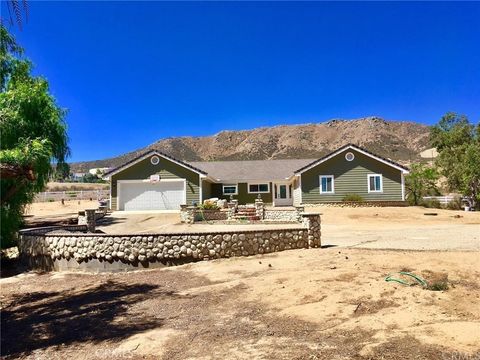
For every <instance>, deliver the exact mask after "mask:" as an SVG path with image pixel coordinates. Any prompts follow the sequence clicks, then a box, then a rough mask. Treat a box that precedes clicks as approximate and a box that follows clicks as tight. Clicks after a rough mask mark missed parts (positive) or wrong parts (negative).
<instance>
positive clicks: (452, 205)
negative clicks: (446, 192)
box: [447, 196, 462, 210]
mask: <svg viewBox="0 0 480 360" xmlns="http://www.w3.org/2000/svg"><path fill="white" fill-rule="evenodd" d="M447 209H448V210H462V198H461V197H460V196H455V198H454V199H453V200H452V201H450V202H449V203H448V204H447Z"/></svg>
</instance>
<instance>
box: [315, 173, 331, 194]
mask: <svg viewBox="0 0 480 360" xmlns="http://www.w3.org/2000/svg"><path fill="white" fill-rule="evenodd" d="M322 178H331V179H332V191H322ZM318 185H319V186H318V188H319V189H320V194H326V195H331V194H335V176H333V175H319V176H318Z"/></svg>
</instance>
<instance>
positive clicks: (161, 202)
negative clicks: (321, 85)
mask: <svg viewBox="0 0 480 360" xmlns="http://www.w3.org/2000/svg"><path fill="white" fill-rule="evenodd" d="M405 174H408V169H407V168H406V167H404V166H402V165H400V164H398V163H396V162H394V161H392V160H390V159H386V158H383V157H381V156H378V155H375V154H373V153H371V152H369V151H367V150H365V149H363V148H361V147H359V146H356V145H352V144H348V145H345V146H343V147H341V148H339V149H337V150H336V151H334V152H332V153H330V154H328V155H326V156H324V157H322V158H320V159H289V160H245V161H210V162H185V161H180V160H177V159H175V158H173V157H171V156H168V155H166V154H163V153H161V152H159V151H156V150H152V151H149V152H147V153H145V154H142V155H140V156H138V157H136V158H135V159H133V160H131V161H128V162H127V163H125V164H123V165H121V166H119V167H117V168H115V169H112V170H110V171H109V172H108V173H106V174H105V175H104V178H106V179H110V183H111V187H110V206H111V208H112V210H176V209H179V208H180V205H182V204H186V205H192V204H193V203H197V204H200V203H202V202H203V200H205V199H209V198H213V197H216V198H221V199H222V198H223V199H237V200H238V202H239V204H246V203H253V202H254V201H255V199H256V198H258V197H261V198H262V199H263V201H264V202H266V203H271V204H272V205H273V206H291V205H301V204H315V203H330V202H341V201H343V199H344V197H345V196H346V195H350V194H356V195H360V196H361V197H362V198H363V199H364V200H365V201H382V202H402V201H404V200H405V181H404V180H405V179H404V176H405Z"/></svg>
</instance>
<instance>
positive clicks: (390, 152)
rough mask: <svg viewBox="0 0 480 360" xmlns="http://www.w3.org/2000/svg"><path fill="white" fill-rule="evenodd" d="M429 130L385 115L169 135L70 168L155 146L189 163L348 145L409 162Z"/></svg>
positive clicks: (296, 154) (311, 153) (111, 162)
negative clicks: (174, 136)
mask: <svg viewBox="0 0 480 360" xmlns="http://www.w3.org/2000/svg"><path fill="white" fill-rule="evenodd" d="M429 134H430V130H429V127H428V126H426V125H422V124H418V123H414V122H402V121H386V120H384V119H382V118H379V117H366V118H360V119H353V120H343V119H334V120H330V121H327V122H323V123H316V124H303V125H281V126H275V127H262V128H257V129H253V130H239V131H229V130H226V131H222V132H220V133H218V134H216V135H212V136H204V137H177V138H167V139H162V140H159V141H157V142H155V143H153V144H151V145H148V146H147V147H144V148H141V149H138V150H136V151H132V152H129V153H126V154H123V155H120V156H117V157H113V158H108V159H103V160H94V161H84V162H77V163H72V164H71V165H70V166H71V169H72V171H74V172H83V171H87V170H88V169H91V168H98V167H116V166H119V165H121V164H123V163H124V162H126V161H128V160H130V159H132V158H134V157H136V156H138V155H140V154H142V153H144V152H145V151H148V150H151V149H157V150H159V151H162V152H164V153H166V154H168V155H170V156H173V157H175V158H177V159H180V160H185V161H212V160H261V159H292V158H297V159H302V158H317V157H321V156H323V155H325V154H327V153H328V152H330V151H333V150H335V149H336V148H338V147H340V146H342V145H344V144H347V143H352V144H356V145H359V146H362V147H364V148H366V149H367V150H370V151H372V152H374V153H376V154H379V155H381V156H383V157H387V158H391V159H392V160H396V161H399V162H401V163H404V164H408V163H410V162H411V161H413V160H416V159H419V158H420V152H421V151H423V150H425V149H427V148H429V147H430V146H429V142H428V137H429Z"/></svg>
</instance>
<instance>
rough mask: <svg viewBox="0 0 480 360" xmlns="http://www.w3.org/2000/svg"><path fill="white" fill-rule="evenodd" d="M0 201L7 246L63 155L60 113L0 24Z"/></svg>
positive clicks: (64, 139)
mask: <svg viewBox="0 0 480 360" xmlns="http://www.w3.org/2000/svg"><path fill="white" fill-rule="evenodd" d="M0 37H1V38H0V44H1V46H0V63H1V65H2V68H1V72H0V90H1V92H0V126H1V134H0V170H1V173H0V196H1V201H0V204H1V232H0V241H1V246H2V247H5V246H7V245H11V244H13V240H14V238H15V233H16V231H17V230H18V228H19V226H20V225H21V223H22V214H23V210H24V207H25V205H26V204H28V203H30V202H31V201H32V200H33V198H34V196H35V193H37V192H39V191H42V190H43V189H44V187H45V185H46V182H47V181H48V175H49V174H50V173H51V171H52V168H51V162H52V161H55V162H57V166H58V165H60V166H62V164H64V163H65V159H66V157H67V156H68V155H69V148H68V138H67V134H66V124H65V121H64V118H65V114H66V111H65V110H64V109H62V108H60V107H59V106H58V105H57V103H56V101H55V99H54V98H53V96H52V95H51V94H50V92H49V86H48V82H47V81H46V80H45V79H43V78H41V77H35V76H33V75H32V74H31V69H32V64H31V63H30V61H28V60H27V59H25V58H23V50H22V49H21V47H20V46H19V45H18V44H17V43H16V42H15V39H14V38H13V36H12V35H11V34H9V32H8V31H7V29H6V28H5V27H4V26H3V24H1V23H0Z"/></svg>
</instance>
